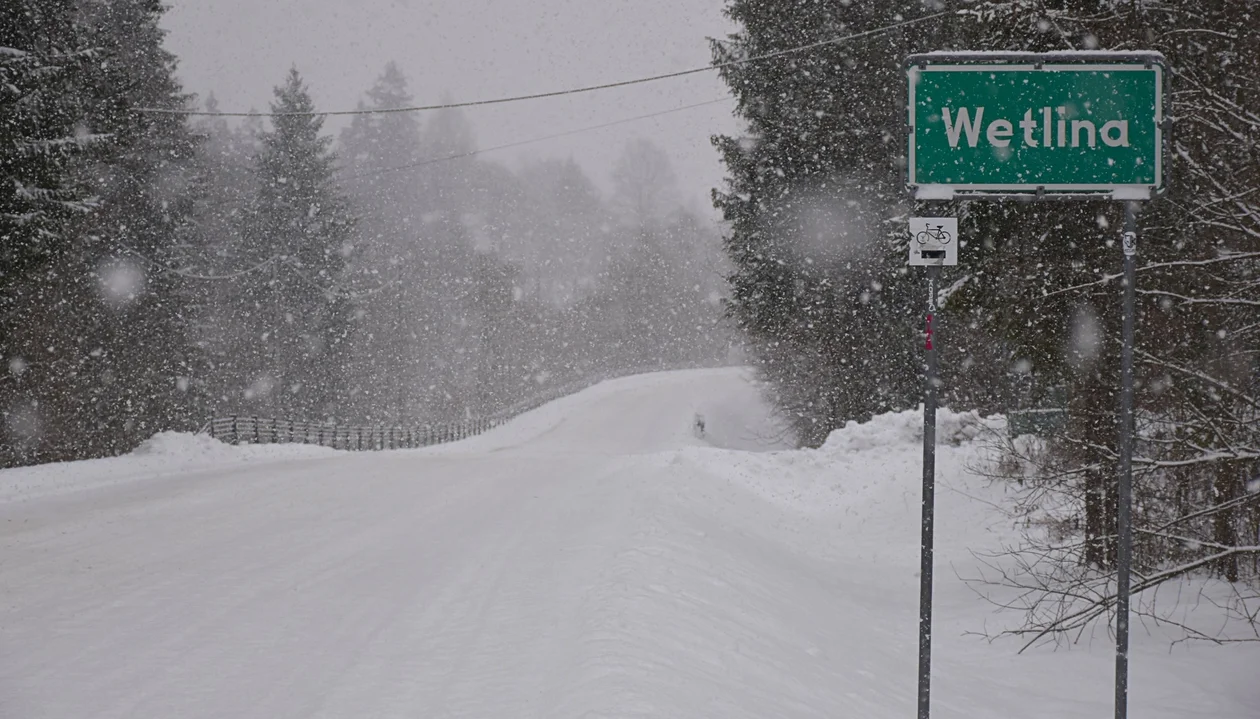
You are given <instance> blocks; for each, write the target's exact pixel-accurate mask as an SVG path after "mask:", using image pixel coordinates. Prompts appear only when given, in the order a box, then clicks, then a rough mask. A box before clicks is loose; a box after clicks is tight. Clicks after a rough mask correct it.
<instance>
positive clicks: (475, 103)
mask: <svg viewBox="0 0 1260 719" xmlns="http://www.w3.org/2000/svg"><path fill="white" fill-rule="evenodd" d="M948 14H950V13H949V11H948V10H943V11H941V12H936V13H932V14H930V15H923V16H922V17H917V18H912V19H910V20H902V21H900V22H896V23H893V24H891V25H884V26H883V27H877V28H873V29H871V30H863V31H862V32H857V33H853V34H851V35H842V36H840V37H833V38H830V39H828V40H819V41H818V42H812V43H809V44H808V45H800V46H798V47H792V48H787V49H786V50H776V51H775V52H768V53H765V54H762V55H754V56H753V57H747V58H742V59H739V60H728V61H726V62H722V63H717V64H713V65H705V66H704V67H694V68H691V69H689V70H679V71H677V72H668V73H665V74H663V75H652V76H649V77H640V78H635V79H633V80H621V81H619V82H608V83H604V84H602V85H587V86H585V87H575V88H570V89H568V90H553V91H551V92H538V93H534V94H531V95H514V96H511V97H499V98H493V99H489V100H471V101H468V102H446V103H441V104H437V105H417V106H414V107H387V108H377V109H370V108H365V109H361V110H331V111H327V112H319V111H314V112H208V111H204V110H176V109H169V108H162V107H137V108H133V111H134V112H145V113H153V114H161V115H194V116H198V117H280V116H301V117H324V116H333V115H380V114H386V113H394V112H421V111H424V110H450V109H454V108H459V107H479V106H481V105H501V104H504V103H509V102H521V101H524V100H541V99H543V98H548V97H560V96H562V95H578V94H581V93H586V92H594V91H596V90H610V89H613V88H617V87H628V86H630V85H641V84H643V83H648V82H657V81H660V80H670V79H673V78H677V77H685V76H687V75H695V74H697V73H701V72H712V71H714V70H721V69H723V68H727V67H734V66H736V65H746V64H749V63H754V62H762V61H765V60H771V59H773V58H776V57H782V56H784V55H792V54H795V53H800V52H807V51H809V50H815V49H817V48H820V47H826V46H827V45H838V44H840V43H845V42H849V41H851V40H859V39H861V38H864V37H870V36H872V35H880V34H883V33H886V32H890V31H892V30H898V29H900V28H903V27H908V26H910V25H917V24H919V23H922V22H927V21H928V20H934V19H936V18H938V17H942V16H944V15H948Z"/></svg>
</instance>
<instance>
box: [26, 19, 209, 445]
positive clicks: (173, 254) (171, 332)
mask: <svg viewBox="0 0 1260 719" xmlns="http://www.w3.org/2000/svg"><path fill="white" fill-rule="evenodd" d="M163 12H164V8H163V6H162V4H161V3H160V2H158V0H108V1H107V0H80V2H79V3H78V16H79V22H80V24H81V26H82V29H83V38H84V42H85V43H86V44H88V45H90V46H91V47H93V48H94V49H95V51H96V52H97V53H98V55H97V58H95V59H96V60H97V61H94V62H92V63H90V64H89V65H88V66H87V67H86V69H85V72H84V74H83V76H82V86H81V92H82V93H83V95H84V97H85V100H86V102H87V103H88V108H89V112H88V116H87V126H88V127H90V128H92V131H94V132H98V133H104V134H107V136H108V139H107V140H106V141H104V142H102V143H100V144H98V145H97V146H96V147H94V148H93V151H92V152H90V153H87V154H85V155H84V156H83V157H82V161H81V162H80V163H79V164H80V166H79V168H78V171H79V173H81V175H82V177H84V178H85V179H86V181H87V182H89V183H91V185H92V186H93V187H94V188H95V189H96V191H97V193H98V194H99V197H100V203H99V205H98V207H97V208H96V209H95V210H94V211H93V212H92V213H91V214H89V215H86V216H85V217H83V218H82V220H81V221H80V222H78V223H76V227H75V231H76V233H77V235H78V236H79V238H80V239H79V250H78V251H77V252H76V253H75V254H74V256H73V257H72V258H69V261H68V262H67V263H66V264H65V265H63V266H62V268H61V275H60V277H59V280H60V282H59V283H58V284H59V291H60V292H62V293H63V294H62V295H61V297H60V299H61V301H62V303H63V304H61V305H60V306H61V307H63V308H65V310H66V311H65V314H64V316H63V317H62V318H61V319H60V320H59V321H58V323H57V330H56V332H57V333H58V334H60V335H61V337H56V336H54V337H52V338H50V341H49V344H50V345H54V346H58V347H59V348H60V349H59V350H58V352H57V353H56V355H55V359H56V361H57V362H59V363H60V365H61V367H62V369H63V371H62V373H61V378H60V380H59V382H58V383H59V384H60V383H61V382H64V389H62V390H59V394H60V395H61V396H60V397H58V398H57V399H56V400H54V401H53V402H52V406H55V407H57V408H58V412H59V414H60V415H61V418H62V419H61V420H60V421H61V422H62V426H63V427H65V428H66V430H67V431H68V432H70V433H71V436H67V437H65V438H64V440H65V441H69V442H71V443H72V444H73V445H74V446H75V449H76V452H75V455H76V456H95V455H100V454H114V453H117V452H121V451H125V450H128V449H130V448H131V447H134V446H135V445H136V444H138V443H139V442H140V441H142V440H143V439H145V438H147V437H149V436H150V435H152V434H153V433H154V432H157V431H160V430H166V429H185V430H191V429H196V424H197V420H198V418H196V417H194V416H193V412H192V402H193V394H192V393H191V392H190V388H191V384H190V378H191V374H192V364H193V362H194V357H193V355H194V350H193V348H192V345H191V343H190V341H189V337H188V333H187V330H188V327H187V319H188V318H187V312H186V308H187V304H188V300H189V296H188V290H189V288H188V286H187V285H186V283H185V281H184V280H183V278H182V277H181V276H180V275H179V274H178V273H177V272H176V271H175V270H176V269H177V266H178V253H179V245H180V242H181V229H182V228H183V227H184V225H185V224H186V223H187V221H188V216H189V210H190V206H191V202H192V199H193V192H192V189H193V188H192V179H193V175H194V172H193V169H192V165H193V159H194V155H195V153H196V147H197V139H196V138H195V136H194V135H193V133H192V132H191V131H190V130H189V128H188V125H187V121H186V118H184V117H182V116H180V115H175V114H158V113H145V112H137V111H136V110H137V108H158V109H167V110H181V109H184V108H186V107H187V106H188V101H189V99H190V97H189V96H188V95H186V94H185V93H184V92H183V89H182V87H181V86H180V84H179V81H178V80H177V79H176V78H175V71H176V65H177V61H176V58H175V56H174V55H172V54H171V53H169V52H167V51H166V50H165V49H164V48H163V47H162V42H163V39H164V36H165V31H164V30H163V29H162V28H161V27H160V21H161V17H162V13H163ZM71 308H72V309H71ZM41 344H42V343H41Z"/></svg>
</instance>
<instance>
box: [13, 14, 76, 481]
mask: <svg viewBox="0 0 1260 719" xmlns="http://www.w3.org/2000/svg"><path fill="white" fill-rule="evenodd" d="M82 48H83V44H82V42H81V39H80V36H79V26H78V24H77V22H76V19H75V17H74V14H73V7H72V3H70V2H68V1H63V0H14V1H13V2H6V3H4V4H3V5H2V6H0V361H3V365H0V372H3V373H4V375H5V381H4V382H0V413H2V414H3V424H2V425H0V466H7V465H11V464H18V463H25V462H32V461H39V460H41V459H45V458H47V457H49V456H51V455H50V454H49V452H48V451H47V447H48V443H49V432H48V425H49V421H48V419H47V417H46V408H45V407H43V406H41V404H40V399H41V392H40V389H41V388H42V387H44V386H46V384H47V383H48V382H49V381H51V380H52V379H53V378H54V377H55V371H54V370H53V369H52V368H50V367H49V365H48V363H47V362H46V361H45V356H44V355H45V354H47V353H46V352H45V351H41V350H40V349H37V348H36V347H34V346H33V345H32V344H30V343H29V342H26V341H24V338H23V336H22V334H21V333H22V332H23V330H25V329H26V328H28V327H30V326H31V325H32V324H33V323H36V322H39V321H41V318H42V317H44V315H45V313H46V307H44V306H41V304H42V300H43V299H44V297H45V295H46V288H45V287H44V285H45V282H46V280H47V279H49V278H50V277H52V276H55V275H56V268H57V267H58V266H59V265H60V263H61V262H63V260H64V259H65V258H66V257H67V256H68V255H70V253H71V252H72V251H73V248H74V243H73V240H72V234H71V232H70V230H69V225H70V223H71V222H72V221H73V220H74V218H76V217H79V216H81V215H83V214H84V213H86V212H88V211H90V210H91V209H92V207H93V206H94V205H95V200H94V198H93V197H92V195H91V188H89V187H87V186H85V184H84V183H83V182H81V181H79V179H78V178H76V177H74V176H73V162H74V158H75V156H76V155H79V154H81V153H82V152H84V151H85V150H87V149H89V148H90V147H91V145H92V144H93V143H94V142H99V141H100V139H101V138H100V137H99V136H96V135H93V134H92V133H91V132H90V131H89V130H88V129H87V128H86V126H85V125H84V117H85V107H84V103H83V102H82V98H81V97H80V96H79V95H77V94H76V93H75V91H74V89H75V87H76V86H77V83H78V82H79V77H80V75H81V73H82V70H83V65H84V63H85V61H86V60H87V59H88V58H89V57H90V55H91V53H89V52H88V51H86V50H83V49H82Z"/></svg>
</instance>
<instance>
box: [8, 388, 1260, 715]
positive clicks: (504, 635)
mask: <svg viewBox="0 0 1260 719" xmlns="http://www.w3.org/2000/svg"><path fill="white" fill-rule="evenodd" d="M713 407H722V408H725V409H723V410H722V412H721V414H722V415H723V417H722V418H721V419H719V420H717V421H718V424H724V426H725V428H726V430H727V433H726V439H725V440H724V442H723V443H724V444H726V445H727V446H732V445H739V446H740V447H742V448H744V449H747V448H749V447H756V446H759V445H760V446H771V445H773V441H772V440H769V439H766V438H762V437H757V436H754V433H753V432H751V431H750V430H749V429H748V427H750V426H754V425H756V424H757V422H758V421H760V418H757V417H751V416H750V415H755V414H756V413H757V412H759V411H762V410H760V409H759V407H760V405H759V403H758V401H757V399H756V397H755V391H754V390H753V389H752V388H751V386H750V385H749V384H748V383H747V381H746V379H745V378H744V375H743V374H742V373H741V372H739V371H735V370H721V371H707V372H677V373H666V374H660V375H651V376H643V377H635V378H627V379H625V380H618V381H615V382H611V383H606V384H604V385H601V386H599V387H596V388H593V389H591V390H588V391H587V392H584V393H582V394H580V395H577V396H574V397H570V398H566V399H564V400H561V401H559V402H557V403H554V404H552V405H548V406H547V407H544V408H542V409H540V410H538V411H536V412H534V413H531V414H529V415H527V416H525V417H522V418H520V419H519V420H517V421H515V422H513V423H510V424H508V425H506V426H504V427H501V428H499V429H497V430H494V431H493V432H490V433H487V434H485V435H482V436H480V437H476V438H473V439H471V440H468V441H466V442H462V443H458V444H455V445H450V446H445V447H436V448H430V449H427V450H416V451H397V452H381V453H365V454H342V453H318V454H314V455H312V456H295V457H291V458H286V459H279V458H274V457H267V456H261V457H257V458H254V459H253V460H251V461H242V462H236V463H232V464H222V463H220V464H217V465H215V464H205V465H197V464H195V463H194V464H182V465H181V464H180V463H179V461H178V458H175V457H172V458H170V460H169V461H170V462H171V467H170V468H169V469H168V470H166V471H165V472H164V471H162V470H161V468H160V467H155V466H154V465H153V463H154V461H155V460H154V458H153V457H147V458H122V459H119V460H108V461H106V462H103V463H101V462H98V463H75V464H69V465H61V466H60V468H51V469H49V468H36V469H35V470H15V471H14V472H15V473H10V474H9V475H8V476H7V477H6V475H3V474H0V479H6V478H7V479H8V480H10V484H13V483H16V484H17V485H19V486H20V487H22V488H24V489H22V491H18V490H10V491H9V492H8V497H9V498H8V500H7V501H5V502H3V503H0V582H2V584H0V717H4V718H5V719H45V718H48V719H52V718H56V719H80V718H84V717H99V718H101V719H114V718H121V717H155V718H158V717H160V718H174V717H179V718H180V719H196V718H201V717H205V718H206V719H210V718H213V719H222V718H224V717H232V718H233V719H248V718H257V719H280V718H284V717H338V718H341V717H345V718H351V717H354V718H358V717H496V718H497V717H502V718H508V717H510V718H512V719H516V718H519V717H540V718H541V717H613V716H616V717H630V716H651V717H686V718H691V717H715V718H717V717H720V718H722V719H736V718H738V717H813V716H827V717H836V716H852V717H863V718H868V717H870V718H875V717H884V716H888V717H892V716H908V715H910V714H912V707H913V676H914V667H913V664H914V657H915V650H914V641H915V635H914V630H915V625H914V612H915V607H916V601H917V590H916V581H917V580H915V579H914V574H913V570H914V565H915V562H916V560H917V555H916V553H915V552H916V549H915V546H916V545H915V543H914V539H915V532H916V531H917V527H916V526H915V523H913V522H910V523H905V524H906V526H904V527H901V528H899V529H892V527H894V526H895V525H897V524H898V523H900V522H901V518H903V517H907V516H913V512H914V511H915V508H916V505H917V496H915V495H914V492H913V491H912V490H913V482H910V483H908V484H905V483H889V482H883V481H880V480H879V478H880V477H883V476H886V475H887V476H892V475H897V476H900V474H908V476H909V477H914V476H915V475H916V472H917V467H916V465H915V464H914V462H915V452H914V447H913V443H910V444H909V445H908V447H907V448H906V451H897V452H892V451H882V450H879V448H878V447H877V446H874V447H867V446H865V445H863V447H864V448H859V449H861V450H862V451H861V452H859V451H858V450H854V453H853V454H852V455H851V456H850V459H849V460H846V461H847V462H848V464H845V463H844V462H840V463H839V464H837V463H836V462H835V461H833V460H834V458H833V460H828V461H826V462H824V460H823V458H821V457H813V456H812V455H806V454H801V453H785V454H782V455H757V454H752V453H748V452H736V451H731V450H724V449H715V448H712V447H709V446H706V442H705V441H703V440H701V439H698V438H697V437H695V436H694V434H693V430H692V421H693V417H694V415H695V413H696V411H697V410H700V411H708V412H710V413H711V412H712V411H713V410H712V409H709V408H713ZM731 407H736V408H742V409H738V410H731V409H730V408H731ZM708 419H709V422H710V424H711V425H712V424H713V423H714V421H715V418H713V417H711V416H710V417H709V418H708ZM741 422H742V423H743V424H742V425H740V423H741ZM733 425H740V427H739V428H738V430H737V431H733V430H730V427H731V426H733ZM713 436H721V432H714V434H713ZM877 438H878V437H877ZM951 451H961V450H956V449H954V448H948V449H947V451H946V452H945V457H944V462H945V463H946V464H948V463H949V462H950V461H951V460H950V457H951V455H950V452H951ZM863 452H864V453H863ZM141 461H143V462H145V464H144V471H143V472H136V473H135V474H136V476H135V477H133V478H131V479H127V478H126V477H125V476H121V475H125V474H126V473H127V467H132V466H133V464H134V463H137V462H141ZM128 462H132V463H133V464H126V463H128ZM111 463H112V464H111ZM820 468H821V469H824V470H825V471H822V472H820ZM22 472H25V474H21V473H22ZM53 472H59V474H57V475H56V476H57V478H58V479H59V481H58V482H57V483H56V486H58V487H60V489H59V490H58V491H56V492H44V493H40V492H29V491H27V490H28V489H29V488H30V487H31V486H36V485H39V484H40V483H41V482H43V481H47V480H50V477H52V475H51V474H50V473H53ZM75 472H82V476H81V477H76V476H74V473H75ZM836 472H842V473H847V475H848V476H844V477H842V476H838V475H836V476H832V477H830V478H829V479H827V480H826V481H819V480H817V479H815V480H811V481H810V482H800V481H796V480H798V479H799V476H805V475H809V476H811V477H815V478H816V477H818V476H821V475H826V474H828V473H833V474H834V473H836ZM67 473H69V475H67ZM775 474H778V475H779V476H773V475H775ZM797 475H799V476H797ZM100 477H108V478H109V481H99V480H100ZM873 477H874V478H875V479H874V481H873V480H872V478H873ZM14 478H16V479H14ZM41 478H42V479H41ZM839 480H843V481H845V482H847V483H848V484H849V487H848V489H842V488H841V487H839V486H837V484H836V483H837V481H839ZM780 482H781V483H780ZM872 503H874V504H875V505H882V506H883V507H885V510H886V511H884V510H877V509H873V508H872V506H870V505H872ZM943 506H944V507H945V508H946V510H948V509H949V507H950V504H949V501H945V502H944V505H943ZM885 515H887V517H885ZM975 516H977V515H975V513H974V512H973V513H971V514H968V515H966V516H964V517H962V518H960V519H958V520H957V521H958V522H971V521H973V519H974V517H975ZM942 524H943V531H946V532H948V531H949V528H950V520H949V518H948V517H946V518H945V519H944V520H943V522H942ZM971 529H973V530H974V527H972V528H971ZM950 556H951V555H950V554H949V552H948V551H944V552H943V557H944V558H945V559H946V560H948V559H949V557H950ZM958 556H963V555H962V550H961V548H960V549H959V555H958ZM950 597H955V600H953V601H954V604H959V603H960V602H961V601H962V599H961V597H962V593H960V592H953V593H948V592H947V593H945V594H944V599H943V602H942V606H943V610H944V611H945V612H948V611H949V610H950V607H951V600H950ZM971 601H973V602H974V600H971ZM968 616H969V617H971V616H974V612H973V613H972V614H969V615H968ZM943 627H946V628H949V632H950V636H951V637H952V636H955V635H957V634H959V633H960V632H958V631H954V629H955V626H954V625H953V624H951V623H950V621H949V619H948V616H947V617H946V619H945V620H944V622H943ZM970 642H971V643H970V644H969V645H968V646H970V647H973V648H972V649H968V650H967V651H966V652H962V653H957V652H955V654H954V655H953V661H950V660H949V657H950V656H951V654H950V652H951V651H952V650H950V649H948V648H945V649H944V650H943V651H944V652H945V654H944V656H945V657H946V659H945V660H942V661H941V663H940V664H939V667H940V670H941V675H940V676H941V678H940V679H939V681H940V682H941V683H942V684H943V685H947V686H948V685H950V684H952V685H953V688H952V689H950V688H946V689H942V690H941V691H942V693H941V694H940V697H941V698H940V700H939V702H940V704H939V709H940V711H939V715H940V716H957V717H964V716H965V717H982V716H984V717H987V716H993V717H1005V716H1015V715H1016V714H1012V713H1010V712H1012V711H1014V712H1017V713H1018V714H1019V715H1020V716H1076V715H1077V714H1074V713H1063V712H1064V710H1065V709H1071V708H1077V709H1081V710H1082V711H1083V712H1085V709H1087V708H1088V711H1087V712H1085V713H1082V714H1079V715H1080V716H1085V715H1086V714H1090V715H1092V714H1094V712H1095V710H1096V709H1103V708H1105V701H1106V697H1107V684H1106V677H1105V676H1099V670H1100V669H1101V670H1105V669H1106V667H1107V666H1108V661H1109V656H1108V655H1107V654H1106V653H1105V651H1104V652H1101V653H1095V652H1091V653H1084V652H1079V653H1077V657H1078V658H1079V659H1082V660H1085V662H1084V663H1083V664H1082V663H1080V662H1076V663H1064V662H1061V661H1059V660H1058V657H1059V656H1062V655H1042V656H1038V657H1032V658H1031V659H1030V660H1029V662H1028V663H1026V664H1025V665H1024V666H1023V667H1022V668H1021V669H1019V671H1018V673H1017V674H1015V675H1013V676H1014V678H1013V679H1012V678H1011V677H1010V676H1006V675H1003V672H1006V673H1007V674H1010V672H1009V670H1008V669H1007V667H1008V665H1009V664H1010V662H1011V656H1012V652H1013V648H1012V647H1011V646H1009V645H1006V646H1004V647H1003V648H1002V649H1000V650H995V649H993V648H991V647H989V646H988V645H986V644H981V643H979V642H976V641H975V640H970ZM1103 649H1104V650H1105V647H1104V648H1103ZM1165 649H1166V645H1165ZM1234 656H1238V655H1234ZM1069 659H1070V657H1069ZM1135 663H1136V666H1137V668H1135V674H1138V676H1137V678H1136V681H1137V682H1138V684H1139V685H1140V686H1142V687H1146V688H1147V689H1148V694H1149V692H1150V691H1155V690H1156V689H1158V690H1159V691H1161V692H1164V693H1166V696H1163V697H1161V696H1155V697H1150V696H1148V697H1147V699H1144V700H1142V702H1141V704H1142V705H1144V706H1160V707H1163V708H1165V709H1169V711H1170V712H1174V713H1169V714H1168V715H1167V716H1197V715H1198V714H1188V713H1185V712H1184V711H1183V709H1184V708H1185V707H1189V706H1193V707H1195V708H1196V709H1197V708H1200V707H1202V708H1203V709H1204V713H1203V714H1202V716H1205V717H1206V716H1230V717H1242V716H1246V715H1245V714H1239V713H1230V712H1231V710H1232V709H1233V708H1235V704H1233V703H1231V702H1232V701H1233V700H1230V699H1228V695H1226V698H1221V699H1219V703H1218V704H1217V705H1212V704H1210V703H1209V704H1208V705H1206V706H1204V705H1203V704H1202V703H1201V702H1199V701H1197V700H1196V701H1195V702H1193V703H1188V702H1185V701H1184V700H1183V702H1182V704H1181V705H1177V704H1176V703H1175V702H1176V698H1177V696H1178V695H1180V696H1182V697H1184V694H1185V691H1186V688H1187V687H1189V686H1194V683H1195V682H1201V681H1205V678H1211V677H1213V676H1214V675H1213V674H1212V673H1211V670H1210V668H1208V667H1205V668H1204V669H1203V670H1202V671H1198V672H1197V673H1196V672H1193V671H1191V672H1189V673H1186V674H1184V675H1183V676H1181V677H1180V678H1179V679H1177V680H1175V681H1174V680H1170V679H1169V678H1168V677H1167V676H1165V673H1162V672H1161V673H1159V674H1157V675H1153V676H1151V677H1145V675H1142V674H1141V672H1142V671H1143V669H1142V668H1141V664H1140V663H1137V660H1135ZM1069 666H1070V667H1076V669H1074V670H1072V671H1070V672H1067V673H1065V674H1064V676H1062V677H1058V678H1056V677H1053V676H1052V677H1046V676H1044V675H1043V676H1037V675H1036V674H1030V673H1042V674H1044V672H1046V671H1047V670H1049V671H1051V672H1053V671H1056V669H1055V668H1056V667H1069ZM1104 673H1105V672H1104ZM1082 677H1088V678H1089V681H1090V685H1089V686H1087V687H1082V686H1080V678H1082ZM1169 681H1174V683H1172V684H1169V683H1168V682H1169ZM1215 681H1217V682H1218V684H1219V683H1220V682H1228V681H1229V680H1228V679H1227V678H1222V677H1215ZM1095 685H1096V686H1095ZM1231 687H1233V685H1229V684H1227V686H1226V689H1227V690H1229V691H1234V690H1237V691H1245V690H1243V689H1239V688H1238V687H1233V688H1232V689H1231ZM1062 689H1067V691H1066V692H1064V691H1062ZM1065 694H1066V696H1065ZM1240 696H1241V695H1240ZM1029 699H1031V700H1032V702H1031V704H1029ZM1169 701H1173V702H1174V704H1172V705H1171V707H1170V705H1169V704H1168V703H1167V702H1169ZM1100 702H1102V704H1100ZM1145 715H1146V716H1155V715H1154V714H1145ZM1159 716H1164V715H1162V714H1161V715H1159Z"/></svg>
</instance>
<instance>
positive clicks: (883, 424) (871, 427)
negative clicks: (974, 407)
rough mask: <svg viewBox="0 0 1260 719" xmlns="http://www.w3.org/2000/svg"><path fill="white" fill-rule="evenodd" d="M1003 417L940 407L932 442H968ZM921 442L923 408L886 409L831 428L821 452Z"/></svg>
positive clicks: (997, 426) (999, 423)
mask: <svg viewBox="0 0 1260 719" xmlns="http://www.w3.org/2000/svg"><path fill="white" fill-rule="evenodd" d="M1004 427H1005V420H1004V419H1003V418H1002V417H1000V416H997V417H987V418H986V417H981V416H980V415H979V414H978V413H976V412H974V411H972V412H954V411H952V410H950V409H947V408H944V407H942V408H940V409H938V410H937V412H936V443H937V444H949V445H953V446H958V445H961V444H962V443H964V442H969V441H971V440H973V439H975V438H977V437H979V436H981V435H982V434H985V433H986V432H992V431H1001V430H1002V429H1003V428H1004ZM915 442H919V443H922V442H923V409H922V408H920V409H917V410H907V411H905V412H890V413H888V414H881V415H879V416H877V417H874V418H873V419H871V421H869V422H862V423H858V422H854V421H852V420H850V421H849V422H848V423H846V424H845V426H844V427H842V428H840V429H837V430H835V431H834V432H832V433H831V434H830V435H829V436H828V437H827V441H826V442H825V443H824V444H823V447H822V450H823V451H824V452H832V453H834V452H860V451H864V450H869V449H876V448H880V447H892V446H900V445H904V444H913V443H915Z"/></svg>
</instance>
